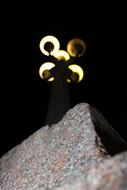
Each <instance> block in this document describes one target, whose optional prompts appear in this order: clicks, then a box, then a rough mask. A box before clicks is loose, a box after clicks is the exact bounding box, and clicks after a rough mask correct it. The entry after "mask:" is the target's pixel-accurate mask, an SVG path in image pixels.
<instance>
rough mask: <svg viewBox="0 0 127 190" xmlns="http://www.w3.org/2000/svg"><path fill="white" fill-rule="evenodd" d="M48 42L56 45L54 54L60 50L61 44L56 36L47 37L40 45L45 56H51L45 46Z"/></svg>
mask: <svg viewBox="0 0 127 190" xmlns="http://www.w3.org/2000/svg"><path fill="white" fill-rule="evenodd" d="M47 42H51V43H52V44H53V45H54V49H53V50H52V53H53V52H55V51H58V50H59V48H60V43H59V41H58V39H57V38H56V37H54V36H45V37H44V38H42V40H41V41H40V44H39V46H40V50H41V52H42V53H43V54H44V55H49V52H48V51H46V50H45V49H44V45H45V44H46V43H47Z"/></svg>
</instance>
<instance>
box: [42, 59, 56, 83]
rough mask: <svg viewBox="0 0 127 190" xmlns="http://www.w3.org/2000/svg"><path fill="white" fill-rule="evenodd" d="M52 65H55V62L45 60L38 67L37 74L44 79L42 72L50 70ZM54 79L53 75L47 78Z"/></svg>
mask: <svg viewBox="0 0 127 190" xmlns="http://www.w3.org/2000/svg"><path fill="white" fill-rule="evenodd" d="M53 67H55V64H54V63H51V62H46V63H43V64H42V65H41V66H40V69H39V75H40V77H41V78H42V79H44V76H43V73H44V71H47V70H50V69H52V68H53ZM53 80H54V77H51V78H50V79H48V81H49V82H51V81H53Z"/></svg>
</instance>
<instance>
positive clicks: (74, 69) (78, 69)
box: [68, 64, 84, 82]
mask: <svg viewBox="0 0 127 190" xmlns="http://www.w3.org/2000/svg"><path fill="white" fill-rule="evenodd" d="M68 68H69V69H70V70H72V72H74V73H77V74H78V75H79V79H78V81H77V82H80V81H81V80H82V79H83V77H84V71H83V69H82V68H81V67H80V66H79V65H75V64H72V65H69V66H68ZM68 82H70V80H69V79H68Z"/></svg>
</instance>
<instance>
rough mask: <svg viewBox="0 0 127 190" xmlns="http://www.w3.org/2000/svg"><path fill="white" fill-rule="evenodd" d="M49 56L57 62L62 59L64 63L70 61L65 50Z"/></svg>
mask: <svg viewBox="0 0 127 190" xmlns="http://www.w3.org/2000/svg"><path fill="white" fill-rule="evenodd" d="M51 55H52V56H54V57H55V58H57V59H58V60H62V59H64V60H65V61H68V60H69V59H70V56H69V54H68V53H67V52H66V51H65V50H58V51H53V52H52V53H51Z"/></svg>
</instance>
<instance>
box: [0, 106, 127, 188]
mask: <svg viewBox="0 0 127 190" xmlns="http://www.w3.org/2000/svg"><path fill="white" fill-rule="evenodd" d="M90 109H91V107H90V105H89V104H87V103H80V104H78V105H76V106H75V107H74V108H72V109H70V110H69V111H68V112H67V113H66V115H65V116H64V117H63V119H62V120H61V121H60V122H59V123H57V124H54V125H52V127H49V126H44V127H42V128H41V129H39V130H38V131H36V132H35V133H34V134H32V135H31V136H29V137H28V138H27V139H26V140H24V141H23V142H21V144H19V145H17V146H16V147H14V148H13V149H11V150H10V151H9V152H7V153H6V154H5V155H3V156H2V158H1V159H0V190H48V189H52V190H125V189H126V190H127V152H126V151H123V152H121V153H119V154H117V155H114V156H111V155H109V153H108V152H107V151H106V149H105V147H104V145H103V144H102V142H101V139H100V137H99V136H98V135H97V133H96V130H95V126H94V123H93V121H92V117H91V110H90Z"/></svg>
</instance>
